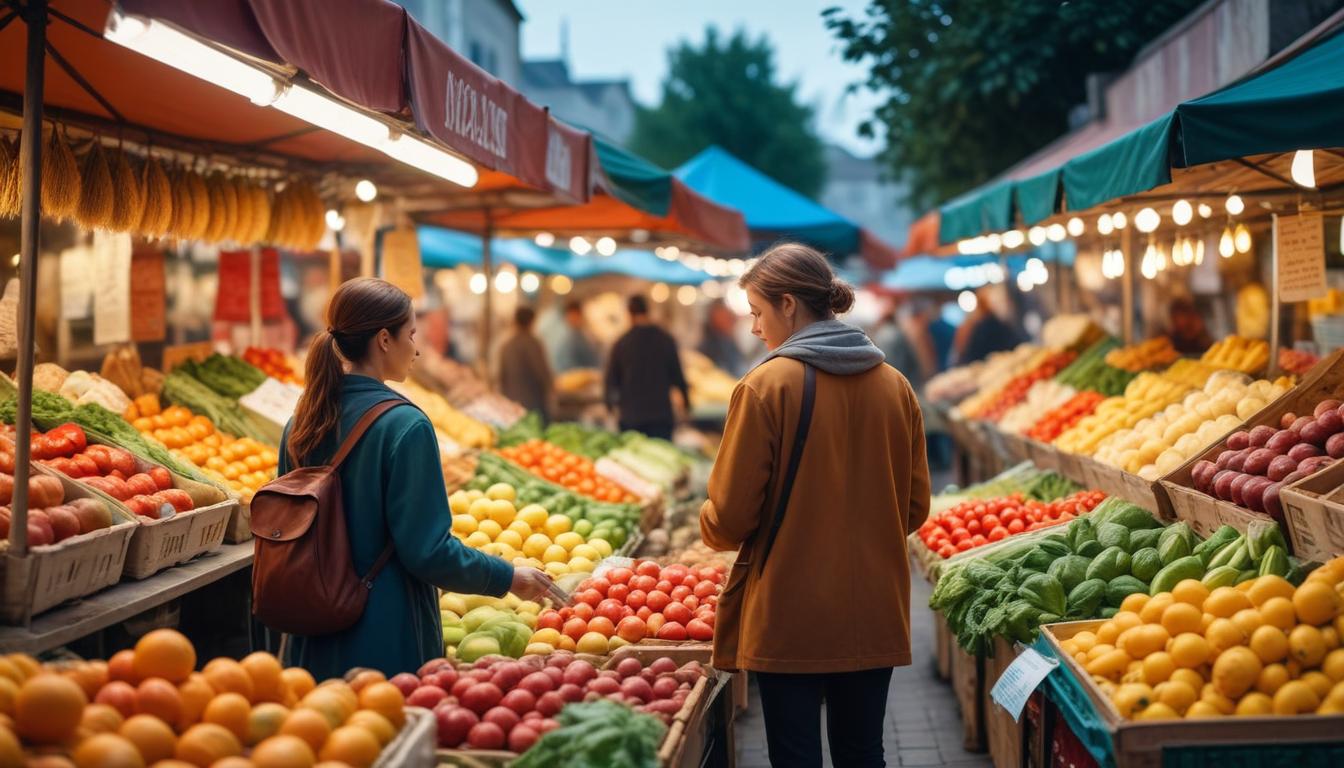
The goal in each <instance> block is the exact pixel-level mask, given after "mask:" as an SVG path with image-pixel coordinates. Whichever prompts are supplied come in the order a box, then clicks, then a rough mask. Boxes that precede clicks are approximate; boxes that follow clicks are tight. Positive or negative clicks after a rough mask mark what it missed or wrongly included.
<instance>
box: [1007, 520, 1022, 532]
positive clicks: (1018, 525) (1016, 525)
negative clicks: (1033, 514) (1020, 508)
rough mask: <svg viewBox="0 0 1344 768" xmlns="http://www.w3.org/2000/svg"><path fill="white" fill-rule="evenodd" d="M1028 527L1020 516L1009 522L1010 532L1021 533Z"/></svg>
mask: <svg viewBox="0 0 1344 768" xmlns="http://www.w3.org/2000/svg"><path fill="white" fill-rule="evenodd" d="M1026 529H1027V526H1026V525H1024V524H1023V523H1022V518H1020V517H1015V518H1013V519H1012V521H1011V522H1009V523H1008V533H1010V534H1012V533H1021V532H1023V531H1025V530H1026Z"/></svg>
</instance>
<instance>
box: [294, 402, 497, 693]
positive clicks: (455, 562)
mask: <svg viewBox="0 0 1344 768" xmlns="http://www.w3.org/2000/svg"><path fill="white" fill-rule="evenodd" d="M389 398H397V399H401V396H400V395H398V394H397V393H395V392H393V391H392V390H391V389H389V388H388V387H386V386H385V385H383V383H382V382H379V381H376V380H374V379H372V378H369V377H367V376H358V375H349V376H346V377H345V380H344V381H343V382H342V384H341V425H340V435H330V436H328V437H327V439H326V440H325V441H324V442H323V443H322V445H321V446H320V447H319V448H318V449H317V450H316V451H315V452H314V454H313V456H310V457H306V458H305V461H304V463H305V464H315V463H320V462H324V461H328V460H330V459H331V457H332V455H333V454H334V453H335V452H336V447H337V446H338V445H339V444H340V441H341V440H342V439H344V438H345V435H347V434H348V433H349V432H350V430H351V429H353V428H354V425H355V422H357V421H358V420H359V417H360V416H362V415H363V414H364V413H365V412H366V411H368V410H369V409H370V408H372V407H373V406H374V405H375V404H376V403H379V402H381V401H383V400H387V399H389ZM288 439H289V426H286V427H285V434H284V437H283V438H282V440H281V443H280V468H279V471H280V472H281V473H282V474H283V473H285V472H288V471H289V470H290V469H291V466H290V462H289V460H288V458H287V455H286V454H287V451H286V450H285V446H286V443H287V442H288ZM340 476H341V490H342V493H343V494H344V502H345V521H346V526H347V528H348V530H349V534H350V548H351V550H352V551H351V555H352V557H353V560H354V564H355V570H356V571H358V572H359V573H360V574H361V575H362V574H364V573H366V572H368V570H369V569H370V568H372V567H373V562H374V560H376V559H377V558H378V555H379V553H380V552H382V551H383V547H384V546H386V545H387V541H388V537H389V536H391V539H392V541H393V542H394V544H395V547H396V555H395V556H394V557H393V558H392V559H391V561H389V563H388V565H387V567H386V568H384V569H383V570H382V572H381V573H379V574H378V578H377V579H375V580H374V584H373V591H372V593H371V594H370V595H369V601H368V603H367V605H366V607H365V609H364V615H363V616H362V617H361V618H360V620H359V621H358V622H357V623H356V624H355V625H354V626H353V627H351V628H350V629H347V630H345V631H344V632H337V633H334V634H330V635H322V636H318V637H292V638H290V643H289V647H288V650H287V652H286V656H285V664H286V666H301V667H304V668H306V669H308V671H310V672H312V673H313V676H314V677H316V678H317V679H318V680H319V681H320V680H325V679H327V678H332V677H339V676H341V675H344V674H345V673H346V672H348V671H349V670H350V669H351V668H353V667H369V668H372V669H377V670H380V671H382V672H383V673H384V674H385V675H387V676H388V677H391V676H392V675H395V674H397V673H398V672H414V671H416V670H417V669H418V668H419V667H420V665H422V664H424V663H425V662H426V661H429V660H430V659H435V658H438V657H440V656H443V627H442V625H441V623H440V621H439V601H438V596H437V593H436V592H435V590H434V588H435V587H438V588H440V589H444V590H450V591H453V592H462V593H467V594H482V595H492V596H495V597H502V596H503V595H505V594H506V593H507V592H508V591H509V585H510V584H511V583H512V580H513V566H511V565H509V564H508V563H506V562H504V561H503V560H501V559H499V558H497V557H491V556H489V555H486V554H484V553H481V552H478V551H476V550H474V549H471V548H470V547H467V546H466V545H465V544H463V543H462V542H461V541H459V540H457V539H456V538H454V537H453V534H452V514H451V512H450V511H449V509H448V497H447V494H446V492H445V490H444V485H443V469H442V466H441V465H440V464H439V443H438V439H437V438H436V437H435V435H434V427H433V425H431V424H430V422H429V419H428V418H426V417H425V415H424V414H423V413H421V412H420V410H419V409H417V408H415V407H413V406H399V407H397V408H393V409H392V410H390V411H388V412H387V413H385V414H383V416H382V417H381V418H379V419H378V421H376V422H375V423H374V424H373V426H372V427H370V428H369V430H368V431H367V432H365V433H364V437H363V439H361V440H360V441H359V444H358V445H356V446H355V448H354V450H353V451H351V452H350V455H349V456H348V457H347V458H346V460H345V463H344V464H342V465H341V469H340Z"/></svg>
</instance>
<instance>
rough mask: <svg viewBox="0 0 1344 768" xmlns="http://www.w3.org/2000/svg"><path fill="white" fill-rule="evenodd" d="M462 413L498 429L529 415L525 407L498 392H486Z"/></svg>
mask: <svg viewBox="0 0 1344 768" xmlns="http://www.w3.org/2000/svg"><path fill="white" fill-rule="evenodd" d="M462 413H464V414H466V415H467V416H470V417H471V418H473V419H475V420H477V421H479V422H481V423H483V424H488V425H490V426H492V427H494V428H496V429H504V428H505V427H508V426H509V425H511V424H513V423H514V422H516V421H518V420H519V419H521V418H523V417H524V416H526V415H527V411H526V410H525V409H524V408H523V406H521V405H519V404H517V403H515V402H513V401H512V400H510V399H509V398H507V397H505V396H503V395H501V394H499V393H498V392H486V393H484V394H482V395H481V396H479V397H477V398H475V399H473V400H471V401H470V402H468V403H466V404H465V405H463V406H462Z"/></svg>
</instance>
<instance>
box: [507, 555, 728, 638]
mask: <svg viewBox="0 0 1344 768" xmlns="http://www.w3.org/2000/svg"><path fill="white" fill-rule="evenodd" d="M633 566H634V567H632V568H627V567H624V566H620V567H615V568H611V569H608V570H605V571H604V572H603V573H602V574H601V575H600V576H595V577H593V578H591V579H587V580H585V581H584V582H582V583H581V584H579V586H578V587H577V588H576V589H575V591H574V593H573V598H574V605H572V606H565V607H563V608H559V609H555V608H550V609H546V610H544V611H542V612H541V614H540V615H538V616H537V629H536V632H535V633H534V634H533V635H532V639H531V641H530V643H529V644H528V648H529V653H551V652H553V651H555V650H565V651H569V650H573V651H578V652H579V653H599V654H600V653H606V652H607V650H608V649H613V648H614V647H619V646H620V645H623V644H625V643H638V642H639V641H640V640H643V639H645V638H646V637H647V638H657V639H659V640H697V641H702V642H708V641H710V640H713V639H714V608H715V606H716V605H717V604H718V602H719V592H720V591H722V589H723V582H724V579H725V569H724V568H723V566H722V565H718V564H716V565H706V566H702V567H700V568H695V569H693V568H691V567H689V566H686V565H667V566H664V565H659V564H658V563H657V562H656V561H653V560H637V561H635V562H634V563H633Z"/></svg>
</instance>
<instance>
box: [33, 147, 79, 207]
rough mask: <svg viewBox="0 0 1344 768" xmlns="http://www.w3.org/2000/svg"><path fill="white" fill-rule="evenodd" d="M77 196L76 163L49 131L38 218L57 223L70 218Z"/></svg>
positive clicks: (67, 149) (77, 168)
mask: <svg viewBox="0 0 1344 768" xmlns="http://www.w3.org/2000/svg"><path fill="white" fill-rule="evenodd" d="M79 197H80V183H79V163H78V161H76V160H75V153H74V152H72V151H71V150H70V145H69V144H67V143H66V142H65V141H64V140H62V139H61V136H60V133H59V132H58V131H57V130H56V129H54V128H53V129H52V131H51V137H50V139H49V140H48V141H47V147H46V149H45V150H44V151H43V153H42V215H43V216H46V217H47V218H49V219H54V220H57V221H64V220H66V219H70V218H74V216H75V214H76V213H77V212H78V210H79Z"/></svg>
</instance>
